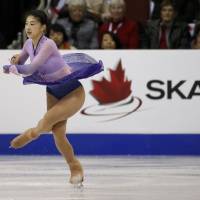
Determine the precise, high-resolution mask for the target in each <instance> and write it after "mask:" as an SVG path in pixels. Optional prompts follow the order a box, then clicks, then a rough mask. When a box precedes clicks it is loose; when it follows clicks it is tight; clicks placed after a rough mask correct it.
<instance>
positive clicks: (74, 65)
mask: <svg viewBox="0 0 200 200" xmlns="http://www.w3.org/2000/svg"><path fill="white" fill-rule="evenodd" d="M28 57H30V61H31V63H30V64H24V63H25V62H26V60H27V59H28ZM10 66H11V65H5V66H4V70H7V71H9V67H10ZM15 66H16V68H17V70H18V72H19V73H20V74H23V76H24V77H23V79H24V80H23V83H24V84H32V83H35V84H40V85H46V86H47V92H49V93H50V94H52V95H53V96H55V97H56V98H58V99H61V98H62V97H64V96H65V95H67V94H68V93H70V92H72V91H73V90H74V89H76V88H78V87H79V86H81V83H80V81H79V79H85V78H88V77H90V76H93V75H95V74H97V73H99V72H101V71H103V64H102V62H101V61H99V62H97V61H96V60H95V59H93V58H92V57H90V56H88V55H87V54H83V53H71V54H64V55H63V56H61V55H60V53H59V51H58V49H57V46H56V44H55V43H54V42H53V41H52V40H51V39H49V38H47V37H45V36H42V37H41V38H40V40H39V42H38V44H37V46H36V48H35V49H34V47H33V44H32V40H31V39H28V40H27V41H26V42H25V44H24V46H23V49H22V51H21V53H20V62H19V64H18V65H15Z"/></svg>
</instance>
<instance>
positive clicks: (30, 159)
mask: <svg viewBox="0 0 200 200" xmlns="http://www.w3.org/2000/svg"><path fill="white" fill-rule="evenodd" d="M80 161H81V162H82V164H83V166H84V169H85V177H84V182H83V186H82V187H76V186H73V185H71V184H70V183H69V177H70V174H69V169H68V168H67V167H66V164H65V161H64V160H63V158H62V157H60V156H2V157H0V200H35V199H37V200H122V199H126V200H146V199H148V200H169V199H170V200H177V199H180V200H188V199H190V200H199V198H200V189H199V188H200V157H131V156H130V157H126V156H124V157H80Z"/></svg>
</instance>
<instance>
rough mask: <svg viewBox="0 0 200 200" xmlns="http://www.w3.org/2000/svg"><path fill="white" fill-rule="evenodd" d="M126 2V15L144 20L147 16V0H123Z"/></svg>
mask: <svg viewBox="0 0 200 200" xmlns="http://www.w3.org/2000/svg"><path fill="white" fill-rule="evenodd" d="M125 2H126V4H127V17H129V18H131V19H133V20H136V21H139V22H145V20H147V19H148V16H149V0H125Z"/></svg>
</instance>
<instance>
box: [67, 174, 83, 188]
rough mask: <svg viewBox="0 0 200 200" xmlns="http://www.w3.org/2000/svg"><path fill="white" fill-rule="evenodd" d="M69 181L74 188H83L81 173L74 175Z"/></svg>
mask: <svg viewBox="0 0 200 200" xmlns="http://www.w3.org/2000/svg"><path fill="white" fill-rule="evenodd" d="M70 183H71V184H73V185H74V188H83V177H82V176H81V175H77V176H74V177H72V178H71V180H70Z"/></svg>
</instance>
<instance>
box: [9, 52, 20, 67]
mask: <svg viewBox="0 0 200 200" xmlns="http://www.w3.org/2000/svg"><path fill="white" fill-rule="evenodd" d="M10 64H11V65H17V64H19V54H15V55H14V56H13V57H12V58H11V59H10Z"/></svg>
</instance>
